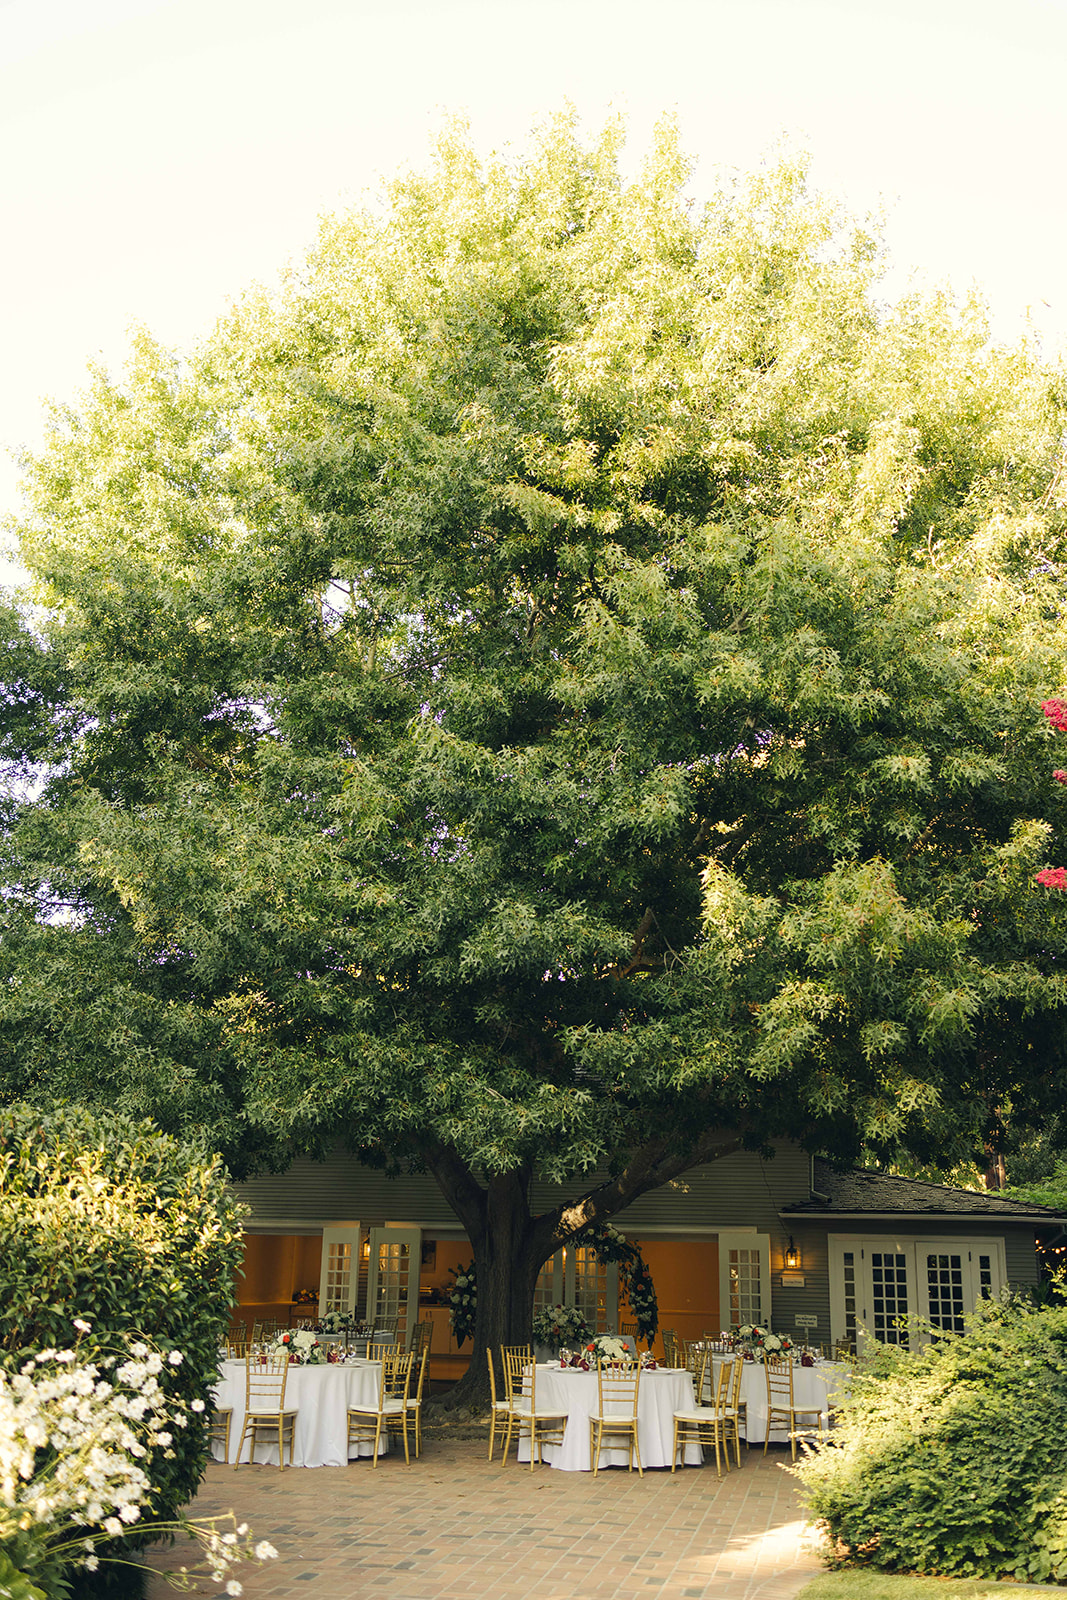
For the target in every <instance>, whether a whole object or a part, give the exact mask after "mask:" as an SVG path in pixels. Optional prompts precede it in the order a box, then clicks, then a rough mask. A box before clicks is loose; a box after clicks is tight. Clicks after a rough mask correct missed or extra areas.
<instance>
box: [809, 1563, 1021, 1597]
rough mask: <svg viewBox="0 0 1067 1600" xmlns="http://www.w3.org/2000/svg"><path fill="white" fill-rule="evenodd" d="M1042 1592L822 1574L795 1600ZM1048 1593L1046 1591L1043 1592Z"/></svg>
mask: <svg viewBox="0 0 1067 1600" xmlns="http://www.w3.org/2000/svg"><path fill="white" fill-rule="evenodd" d="M1041 1592H1042V1591H1041V1588H1040V1587H1037V1588H1033V1587H1028V1586H1027V1585H1026V1584H1018V1583H987V1582H985V1581H984V1580H979V1579H974V1578H898V1577H894V1576H892V1575H891V1574H889V1573H885V1572H856V1571H855V1570H850V1571H846V1572H824V1573H822V1574H821V1576H820V1577H818V1578H814V1579H813V1580H812V1582H811V1583H809V1584H806V1585H805V1586H804V1588H803V1589H801V1591H800V1594H799V1595H798V1596H797V1600H978V1597H980V1596H985V1595H997V1596H998V1600H1033V1597H1034V1595H1035V1594H1040V1593H1041ZM1045 1592H1046V1593H1047V1590H1046V1591H1045Z"/></svg>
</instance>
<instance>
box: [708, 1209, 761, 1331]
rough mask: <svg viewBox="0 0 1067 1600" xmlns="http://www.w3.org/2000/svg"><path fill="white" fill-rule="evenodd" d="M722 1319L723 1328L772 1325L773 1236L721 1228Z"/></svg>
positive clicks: (720, 1289)
mask: <svg viewBox="0 0 1067 1600" xmlns="http://www.w3.org/2000/svg"><path fill="white" fill-rule="evenodd" d="M719 1320H720V1322H721V1323H722V1326H723V1328H744V1327H747V1326H748V1325H750V1324H751V1326H752V1327H762V1328H769V1327H770V1325H771V1236H770V1234H769V1233H754V1232H753V1233H741V1232H737V1233H730V1232H728V1231H726V1230H725V1229H720V1230H719Z"/></svg>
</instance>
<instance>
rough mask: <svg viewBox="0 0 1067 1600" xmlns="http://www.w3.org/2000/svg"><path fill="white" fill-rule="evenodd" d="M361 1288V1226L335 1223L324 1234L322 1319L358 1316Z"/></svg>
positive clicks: (320, 1304) (352, 1223) (320, 1293)
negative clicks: (332, 1315) (331, 1314)
mask: <svg viewBox="0 0 1067 1600" xmlns="http://www.w3.org/2000/svg"><path fill="white" fill-rule="evenodd" d="M358 1288H359V1223H358V1222H335V1223H331V1224H330V1226H329V1227H326V1228H323V1230H322V1266H321V1268H320V1271H319V1316H320V1318H321V1317H324V1316H326V1315H327V1313H328V1312H331V1311H339V1312H341V1313H342V1315H343V1314H345V1313H346V1312H347V1313H348V1315H349V1316H351V1315H353V1314H354V1313H355V1309H356V1291H357V1289H358Z"/></svg>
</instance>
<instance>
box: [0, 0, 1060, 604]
mask: <svg viewBox="0 0 1067 1600" xmlns="http://www.w3.org/2000/svg"><path fill="white" fill-rule="evenodd" d="M1065 69H1067V0H1005V3H1000V0H656V3H655V4H650V3H645V0H389V3H387V4H386V3H382V0H374V3H372V0H300V3H299V5H294V4H293V3H292V0H0V151H2V152H3V154H2V156H0V216H2V218H3V221H4V233H5V242H4V248H3V250H2V252H0V288H2V294H0V308H2V311H0V316H2V327H0V514H3V513H5V512H9V511H12V510H14V509H16V508H17V506H18V504H19V496H18V489H17V480H18V470H17V466H16V462H15V459H14V454H15V453H17V452H18V451H19V450H20V449H25V448H30V449H32V448H34V447H36V446H37V444H38V443H39V441H40V438H41V428H42V419H43V415H44V411H43V406H44V402H45V400H46V399H49V398H50V399H53V400H57V401H61V402H71V401H74V400H75V398H76V396H77V393H78V390H79V389H80V388H81V387H83V386H84V384H85V382H86V367H87V364H88V363H89V362H91V361H101V360H102V361H103V362H104V363H105V365H107V366H108V367H109V368H111V369H112V370H118V369H119V368H120V367H121V364H122V361H123V357H124V352H125V349H126V344H127V337H128V330H129V328H130V326H131V325H133V324H136V323H143V324H145V325H146V326H147V327H148V328H149V329H150V330H151V331H152V333H153V334H154V335H155V336H156V337H157V338H159V339H160V340H162V341H163V342H164V343H165V344H168V345H172V346H175V347H178V348H182V347H187V346H189V345H190V344H192V343H194V342H195V341H196V340H197V338H198V337H200V336H201V335H203V334H206V333H207V332H208V330H209V329H210V327H211V325H212V323H213V321H214V320H215V318H216V317H217V316H218V315H220V314H221V313H222V312H223V311H224V310H225V309H226V306H227V305H228V304H229V303H230V302H231V301H232V300H234V299H235V298H237V297H239V296H240V294H241V292H242V291H243V290H244V289H245V288H247V287H248V286H249V285H250V284H252V283H253V282H261V283H267V284H269V283H270V282H271V281H272V280H273V279H274V277H275V276H276V274H277V273H278V271H279V270H280V269H282V268H283V267H284V266H285V264H286V263H287V262H288V261H290V260H292V259H298V258H299V257H300V256H301V254H302V253H303V251H304V250H305V249H306V247H307V246H308V245H309V244H310V242H311V240H312V238H313V237H314V233H315V227H316V220H317V218H318V217H319V216H320V215H321V214H323V213H324V212H329V211H333V210H336V209H338V208H339V207H342V206H348V205H354V204H359V203H361V202H362V201H363V200H364V199H365V198H366V197H373V196H374V195H376V194H378V193H380V192H381V188H382V185H383V182H384V181H386V180H387V179H388V178H389V177H390V176H391V175H392V174H394V173H395V172H396V171H397V170H398V169H400V168H403V167H405V166H411V165H416V166H417V165H420V164H422V163H423V162H424V160H425V159H426V155H427V151H428V149H429V146H430V143H431V141H432V138H433V136H434V133H435V131H436V130H437V129H438V128H439V127H440V126H441V124H442V122H443V121H444V120H445V119H446V118H447V117H449V116H451V115H455V114H461V115H465V116H466V117H467V118H468V119H469V122H470V125H471V131H472V135H473V137H474V140H475V143H476V144H477V145H478V147H479V148H482V149H484V150H485V151H486V153H489V152H490V151H501V150H506V149H507V148H509V147H510V148H511V149H513V150H514V151H516V152H519V151H521V150H522V149H523V148H524V147H525V144H526V141H527V138H528V134H529V131H530V129H531V127H533V126H534V125H535V124H536V123H537V122H538V121H540V120H543V119H544V118H545V117H547V116H549V115H551V114H552V113H553V112H554V111H556V110H559V109H560V108H561V107H562V106H563V105H564V104H565V103H566V102H567V101H570V102H572V103H573V104H574V105H575V107H576V108H577V110H578V112H579V114H580V116H581V117H582V119H583V120H584V122H585V123H586V125H587V126H588V127H589V128H590V130H593V129H596V128H598V127H599V126H600V125H601V124H602V123H603V121H604V120H605V119H606V118H607V117H608V116H609V115H610V114H612V113H613V112H622V113H623V114H624V115H625V116H626V117H627V119H628V126H629V129H630V139H631V144H630V150H631V152H632V160H633V164H634V166H635V167H636V165H637V163H638V161H639V160H640V157H641V154H642V152H643V150H644V148H645V147H646V146H647V143H648V138H649V134H650V132H651V129H652V127H653V125H654V124H655V122H656V121H657V120H658V118H659V117H660V116H661V115H663V114H664V113H665V112H668V113H672V114H674V115H675V116H676V117H677V119H678V122H679V124H680V128H681V133H682V141H683V144H684V145H685V147H686V148H687V150H688V151H689V152H690V153H691V154H692V155H693V156H695V157H696V158H697V162H698V165H697V170H696V175H695V178H694V180H693V189H694V192H695V193H696V194H697V195H699V194H700V193H701V190H702V186H703V187H704V188H705V189H706V190H710V189H711V187H712V185H713V181H714V176H715V174H716V172H717V171H718V170H720V169H725V170H726V171H735V170H738V169H741V170H747V169H750V168H752V167H754V166H756V165H757V164H758V163H759V162H760V161H761V160H762V159H765V158H766V157H767V155H768V154H769V153H770V152H771V151H772V150H773V149H774V148H775V147H776V146H778V145H779V144H780V143H781V142H782V141H783V140H784V141H785V142H786V144H787V145H788V146H789V147H791V148H793V149H797V150H806V151H809V152H810V154H811V158H812V177H813V182H814V183H815V185H816V186H817V187H818V188H820V189H823V190H826V191H829V192H830V193H832V194H834V195H835V196H837V197H839V198H840V199H841V200H843V201H844V202H845V203H846V204H847V205H848V206H849V207H850V208H851V209H853V210H854V211H857V212H866V211H868V210H870V209H872V208H877V207H884V209H885V215H886V222H885V235H886V239H887V243H888V246H889V251H890V258H891V261H892V269H891V273H890V278H889V288H890V290H891V292H893V293H896V292H898V291H903V289H904V288H906V287H907V286H908V285H909V284H910V283H913V282H915V281H918V282H919V283H924V284H926V285H934V284H938V283H945V282H947V283H949V284H950V285H952V286H953V287H954V288H955V289H956V291H957V292H958V293H960V294H963V293H966V292H967V291H968V290H969V289H971V288H972V287H973V286H977V287H978V288H979V289H980V290H981V292H982V293H983V294H984V295H985V297H986V299H987V301H988V303H989V306H990V313H991V317H992V326H993V331H994V333H995V335H996V336H997V337H998V338H1001V339H1004V340H1009V341H1014V340H1015V339H1017V338H1019V337H1021V336H1022V334H1023V333H1024V332H1025V331H1026V330H1027V328H1030V329H1031V330H1032V331H1033V332H1035V333H1036V334H1037V335H1039V336H1040V337H1041V339H1042V342H1043V344H1044V346H1045V348H1046V350H1047V352H1048V354H1049V355H1050V356H1052V355H1054V354H1056V353H1057V352H1058V351H1059V350H1061V349H1062V348H1063V347H1064V346H1065V345H1067V207H1065V206H1064V204H1063V190H1064V175H1063V167H1064V156H1065V151H1067V138H1065V135H1067V94H1065V92H1064V87H1063V86H1064V83H1065V81H1067V71H1065ZM17 570H18V569H17V566H16V567H11V566H7V567H4V566H3V565H0V578H4V577H5V576H6V577H10V576H12V575H13V574H16V575H17Z"/></svg>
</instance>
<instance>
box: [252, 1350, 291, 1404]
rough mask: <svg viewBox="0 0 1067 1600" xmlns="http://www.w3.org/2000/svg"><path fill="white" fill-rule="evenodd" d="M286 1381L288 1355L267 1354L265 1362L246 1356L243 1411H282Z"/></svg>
mask: <svg viewBox="0 0 1067 1600" xmlns="http://www.w3.org/2000/svg"><path fill="white" fill-rule="evenodd" d="M288 1381H289V1357H288V1356H268V1357H267V1359H266V1361H265V1362H264V1361H263V1360H256V1359H255V1358H254V1357H252V1356H250V1355H249V1356H246V1357H245V1411H246V1412H249V1411H268V1412H273V1411H284V1410H285V1386H286V1384H287V1383H288Z"/></svg>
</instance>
